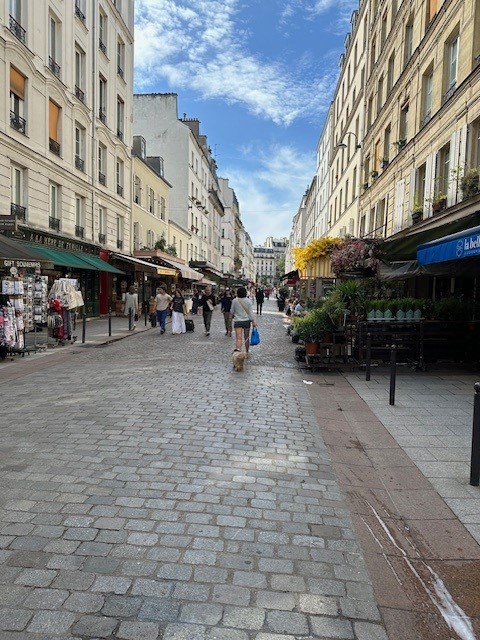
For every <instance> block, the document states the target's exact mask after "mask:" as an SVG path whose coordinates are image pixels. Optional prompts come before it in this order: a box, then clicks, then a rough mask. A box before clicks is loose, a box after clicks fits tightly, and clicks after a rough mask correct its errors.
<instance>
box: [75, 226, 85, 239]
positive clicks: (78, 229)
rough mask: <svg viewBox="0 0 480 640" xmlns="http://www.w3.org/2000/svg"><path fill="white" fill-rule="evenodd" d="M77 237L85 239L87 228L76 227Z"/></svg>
mask: <svg viewBox="0 0 480 640" xmlns="http://www.w3.org/2000/svg"><path fill="white" fill-rule="evenodd" d="M75 235H76V237H77V238H82V239H83V238H84V237H85V227H79V226H78V225H75Z"/></svg>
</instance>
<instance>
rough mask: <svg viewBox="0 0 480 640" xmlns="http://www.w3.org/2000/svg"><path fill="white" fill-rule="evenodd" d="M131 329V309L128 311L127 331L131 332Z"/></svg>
mask: <svg viewBox="0 0 480 640" xmlns="http://www.w3.org/2000/svg"><path fill="white" fill-rule="evenodd" d="M132 329H133V309H132V308H130V309H129V310H128V330H129V331H132Z"/></svg>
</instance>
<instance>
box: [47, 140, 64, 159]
mask: <svg viewBox="0 0 480 640" xmlns="http://www.w3.org/2000/svg"><path fill="white" fill-rule="evenodd" d="M48 148H49V149H50V151H51V152H52V153H54V154H55V155H56V156H59V155H60V149H61V147H60V143H59V142H57V141H56V140H53V138H49V140H48Z"/></svg>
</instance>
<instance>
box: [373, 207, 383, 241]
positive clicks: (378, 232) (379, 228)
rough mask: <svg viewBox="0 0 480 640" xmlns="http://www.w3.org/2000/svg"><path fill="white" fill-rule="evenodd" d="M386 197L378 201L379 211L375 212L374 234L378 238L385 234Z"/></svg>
mask: <svg viewBox="0 0 480 640" xmlns="http://www.w3.org/2000/svg"><path fill="white" fill-rule="evenodd" d="M385 209H386V201H385V198H384V199H383V200H380V201H379V202H378V203H377V211H376V214H375V227H374V229H373V235H374V236H375V237H377V238H381V237H382V236H383V234H384V226H385Z"/></svg>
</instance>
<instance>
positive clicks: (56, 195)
mask: <svg viewBox="0 0 480 640" xmlns="http://www.w3.org/2000/svg"><path fill="white" fill-rule="evenodd" d="M48 222H49V224H48V226H49V227H50V229H55V230H56V231H59V230H60V187H59V186H58V184H55V183H54V182H51V183H50V216H49V221H48Z"/></svg>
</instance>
